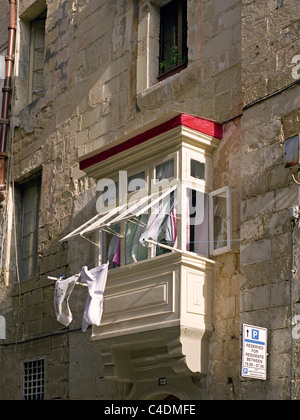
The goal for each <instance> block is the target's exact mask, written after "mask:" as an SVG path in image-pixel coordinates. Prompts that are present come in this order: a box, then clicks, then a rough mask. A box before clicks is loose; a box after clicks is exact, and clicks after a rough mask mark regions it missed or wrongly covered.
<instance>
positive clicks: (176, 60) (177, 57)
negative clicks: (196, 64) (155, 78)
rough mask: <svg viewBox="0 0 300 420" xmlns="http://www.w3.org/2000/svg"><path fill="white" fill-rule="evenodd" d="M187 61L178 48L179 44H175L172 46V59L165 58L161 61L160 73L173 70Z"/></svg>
mask: <svg viewBox="0 0 300 420" xmlns="http://www.w3.org/2000/svg"><path fill="white" fill-rule="evenodd" d="M186 61H187V60H186V59H184V60H183V59H182V54H181V52H180V51H179V50H178V47H177V45H173V46H172V48H171V57H170V60H164V61H161V62H160V63H159V69H160V73H165V72H166V71H168V70H171V69H173V68H174V67H176V66H178V65H179V64H181V63H185V62H186Z"/></svg>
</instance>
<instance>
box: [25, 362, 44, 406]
mask: <svg viewBox="0 0 300 420" xmlns="http://www.w3.org/2000/svg"><path fill="white" fill-rule="evenodd" d="M44 384H45V361H44V359H39V360H31V361H28V362H24V364H23V400H44Z"/></svg>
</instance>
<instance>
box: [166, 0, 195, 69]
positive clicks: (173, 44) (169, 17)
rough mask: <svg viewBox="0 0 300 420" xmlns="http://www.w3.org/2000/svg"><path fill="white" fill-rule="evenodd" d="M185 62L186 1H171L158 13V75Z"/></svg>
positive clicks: (186, 53)
mask: <svg viewBox="0 0 300 420" xmlns="http://www.w3.org/2000/svg"><path fill="white" fill-rule="evenodd" d="M187 60H188V48H187V1H186V0H173V1H171V2H170V3H168V4H167V5H165V6H163V7H162V8H161V11H160V43H159V75H162V74H164V73H166V72H168V71H170V70H173V69H175V68H176V67H177V66H181V65H182V66H186V64H187Z"/></svg>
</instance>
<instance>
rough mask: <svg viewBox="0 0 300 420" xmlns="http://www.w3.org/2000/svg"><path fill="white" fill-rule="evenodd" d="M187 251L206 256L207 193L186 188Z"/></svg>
mask: <svg viewBox="0 0 300 420" xmlns="http://www.w3.org/2000/svg"><path fill="white" fill-rule="evenodd" d="M186 229H187V246H186V249H187V251H191V252H196V253H197V254H200V255H205V256H208V195H207V194H205V193H203V192H200V191H197V190H193V189H190V188H187V226H186Z"/></svg>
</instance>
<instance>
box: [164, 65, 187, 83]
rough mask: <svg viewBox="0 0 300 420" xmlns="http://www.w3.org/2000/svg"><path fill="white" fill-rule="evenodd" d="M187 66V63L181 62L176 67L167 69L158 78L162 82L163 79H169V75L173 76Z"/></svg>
mask: <svg viewBox="0 0 300 420" xmlns="http://www.w3.org/2000/svg"><path fill="white" fill-rule="evenodd" d="M186 68H187V63H181V64H179V65H178V66H176V67H173V68H172V69H170V70H167V71H165V72H164V73H162V74H160V75H159V76H158V77H157V80H158V81H159V82H161V81H162V80H165V79H167V78H168V77H171V76H173V75H174V74H177V73H180V72H181V71H182V70H184V69H186Z"/></svg>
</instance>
